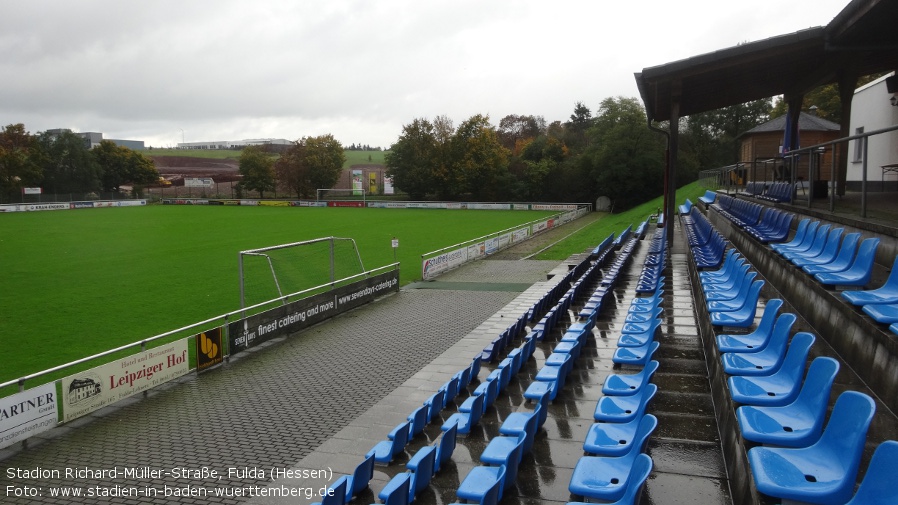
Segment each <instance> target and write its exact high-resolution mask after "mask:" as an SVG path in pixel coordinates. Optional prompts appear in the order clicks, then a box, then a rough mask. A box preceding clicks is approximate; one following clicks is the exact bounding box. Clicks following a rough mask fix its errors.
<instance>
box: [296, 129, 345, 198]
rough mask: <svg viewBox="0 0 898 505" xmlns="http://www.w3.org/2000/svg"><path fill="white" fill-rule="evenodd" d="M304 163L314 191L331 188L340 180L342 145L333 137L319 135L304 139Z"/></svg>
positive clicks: (343, 159) (342, 159) (343, 156)
mask: <svg viewBox="0 0 898 505" xmlns="http://www.w3.org/2000/svg"><path fill="white" fill-rule="evenodd" d="M305 143H306V151H305V154H306V156H305V161H306V164H307V165H308V168H309V180H310V181H311V183H312V185H313V186H314V187H315V189H318V188H321V189H326V188H332V187H334V184H336V183H337V181H339V180H340V174H341V173H342V171H343V164H344V163H346V155H344V154H343V145H342V144H340V141H338V140H336V139H335V138H334V136H333V135H331V134H329V133H328V134H326V135H319V136H317V137H309V138H307V139H305Z"/></svg>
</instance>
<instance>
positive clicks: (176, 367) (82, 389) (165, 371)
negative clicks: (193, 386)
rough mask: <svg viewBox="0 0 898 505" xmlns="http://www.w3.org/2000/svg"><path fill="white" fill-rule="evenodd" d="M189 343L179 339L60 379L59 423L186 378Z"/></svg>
mask: <svg viewBox="0 0 898 505" xmlns="http://www.w3.org/2000/svg"><path fill="white" fill-rule="evenodd" d="M188 340H189V339H187V338H182V339H181V340H178V341H176V342H172V343H169V344H164V345H161V346H159V347H156V348H154V349H149V350H147V351H144V352H140V353H137V354H132V355H130V356H127V357H125V358H122V359H119V360H116V361H112V362H110V363H106V364H105V365H100V366H98V367H95V368H91V369H90V370H85V371H83V372H78V373H76V374H72V375H69V376H68V377H66V378H64V379H62V381H61V383H62V393H61V397H60V403H61V404H62V419H61V422H69V421H72V420H73V419H77V418H79V417H81V416H83V415H86V414H89V413H91V412H93V411H95V410H97V409H100V408H102V407H105V406H107V405H112V404H113V403H115V402H117V401H119V400H124V399H125V398H127V397H129V396H131V395H133V394H135V393H139V392H141V391H145V390H147V389H150V388H152V387H155V386H158V385H160V384H163V383H165V382H168V381H170V380H172V379H176V378H178V377H180V376H182V375H184V374H186V373H187V372H189V371H190V362H189V360H188V350H187V345H188Z"/></svg>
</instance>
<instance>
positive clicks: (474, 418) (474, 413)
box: [468, 395, 485, 426]
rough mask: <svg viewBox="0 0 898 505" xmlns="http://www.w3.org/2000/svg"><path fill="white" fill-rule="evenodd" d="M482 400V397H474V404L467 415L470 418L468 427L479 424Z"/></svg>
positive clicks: (482, 408)
mask: <svg viewBox="0 0 898 505" xmlns="http://www.w3.org/2000/svg"><path fill="white" fill-rule="evenodd" d="M484 400H485V398H484V395H480V396H475V397H474V404H473V405H472V406H471V413H470V414H469V416H470V418H469V421H468V426H474V425H475V424H477V423H479V422H480V418H481V417H483V410H484V407H483V405H484Z"/></svg>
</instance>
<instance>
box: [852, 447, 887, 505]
mask: <svg viewBox="0 0 898 505" xmlns="http://www.w3.org/2000/svg"><path fill="white" fill-rule="evenodd" d="M896 475H898V442H896V441H894V440H886V441H885V442H883V443H881V444H879V446H877V447H876V451H874V452H873V459H871V460H870V464H869V465H868V467H867V473H866V474H864V480H862V481H861V485H860V486H859V487H858V488H857V492H856V493H855V494H854V498H852V499H851V501H849V502H848V503H846V504H845V505H894V504H895V503H898V486H896V485H895V476H896Z"/></svg>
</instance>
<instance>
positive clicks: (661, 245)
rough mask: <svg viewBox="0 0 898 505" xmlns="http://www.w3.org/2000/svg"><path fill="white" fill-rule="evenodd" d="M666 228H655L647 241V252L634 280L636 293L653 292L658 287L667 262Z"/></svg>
mask: <svg viewBox="0 0 898 505" xmlns="http://www.w3.org/2000/svg"><path fill="white" fill-rule="evenodd" d="M666 238H667V228H656V229H655V233H654V234H653V235H652V238H651V240H650V242H649V252H648V254H647V255H646V258H645V262H644V263H643V266H642V272H640V274H639V280H638V281H637V282H636V292H637V293H653V292H655V291H656V290H657V289H658V286H659V284H660V281H661V279H662V273H663V271H664V266H665V265H666V263H667V247H666V242H667V240H666Z"/></svg>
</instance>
